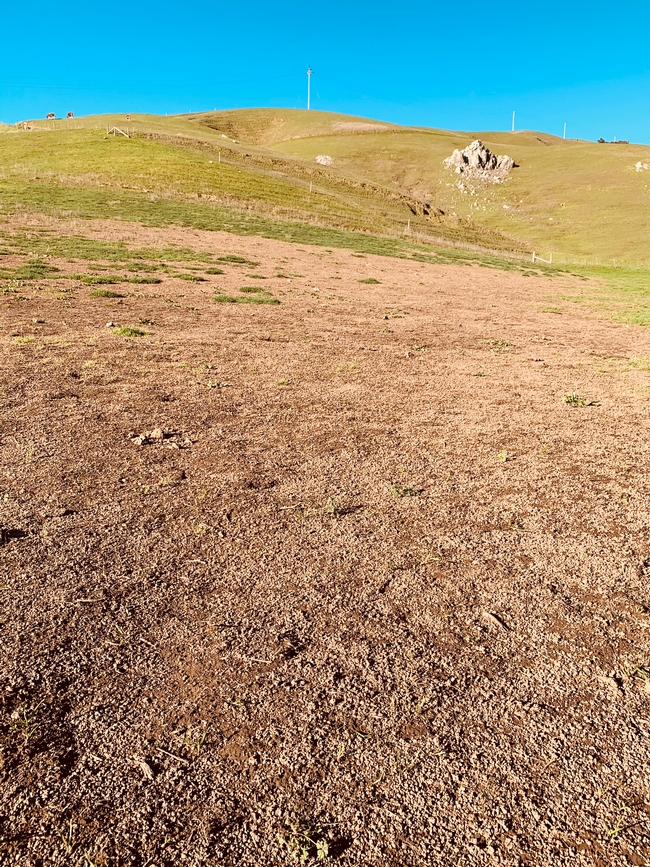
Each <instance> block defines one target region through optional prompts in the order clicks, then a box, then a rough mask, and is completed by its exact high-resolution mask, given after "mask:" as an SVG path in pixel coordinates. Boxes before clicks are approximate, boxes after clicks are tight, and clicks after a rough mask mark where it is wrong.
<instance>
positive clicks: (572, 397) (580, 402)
mask: <svg viewBox="0 0 650 867" xmlns="http://www.w3.org/2000/svg"><path fill="white" fill-rule="evenodd" d="M562 402H563V403H566V404H567V406H596V403H595V401H593V400H588V399H587V398H586V397H582V396H581V395H579V394H578V393H577V392H575V391H572V392H570V393H569V394H565V395H564V397H563V398H562Z"/></svg>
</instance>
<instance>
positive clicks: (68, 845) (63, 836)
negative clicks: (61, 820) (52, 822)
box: [56, 819, 75, 855]
mask: <svg viewBox="0 0 650 867" xmlns="http://www.w3.org/2000/svg"><path fill="white" fill-rule="evenodd" d="M56 833H57V836H58V837H59V838H60V840H61V842H62V843H63V848H64V849H65V851H66V854H68V855H72V853H73V851H74V847H75V842H74V825H73V824H72V819H70V822H69V824H68V827H67V829H65V830H64V831H61V830H59V829H58V828H57V831H56Z"/></svg>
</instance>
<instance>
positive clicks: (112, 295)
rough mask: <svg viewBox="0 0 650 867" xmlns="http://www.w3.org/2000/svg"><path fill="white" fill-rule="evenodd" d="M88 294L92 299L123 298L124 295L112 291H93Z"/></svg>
mask: <svg viewBox="0 0 650 867" xmlns="http://www.w3.org/2000/svg"><path fill="white" fill-rule="evenodd" d="M90 294H91V295H92V297H93V298H124V295H122V294H121V293H120V292H113V291H112V289H93V291H92V292H91V293H90Z"/></svg>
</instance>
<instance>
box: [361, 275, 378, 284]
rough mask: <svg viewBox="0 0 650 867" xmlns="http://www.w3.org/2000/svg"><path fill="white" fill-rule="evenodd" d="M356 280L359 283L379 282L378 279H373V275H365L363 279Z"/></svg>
mask: <svg viewBox="0 0 650 867" xmlns="http://www.w3.org/2000/svg"><path fill="white" fill-rule="evenodd" d="M358 282H359V283H369V284H376V283H379V280H375V278H374V277H366V278H365V280H359V281H358Z"/></svg>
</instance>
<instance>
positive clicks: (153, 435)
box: [147, 427, 165, 442]
mask: <svg viewBox="0 0 650 867" xmlns="http://www.w3.org/2000/svg"><path fill="white" fill-rule="evenodd" d="M147 438H148V439H150V440H156V441H157V442H161V441H162V440H163V439H164V438H165V433H164V431H163V429H162V428H161V427H155V428H154V429H153V430H152V431H150V432H149V433H148V434H147Z"/></svg>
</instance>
